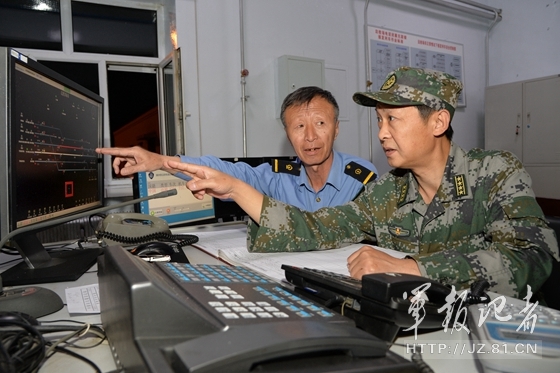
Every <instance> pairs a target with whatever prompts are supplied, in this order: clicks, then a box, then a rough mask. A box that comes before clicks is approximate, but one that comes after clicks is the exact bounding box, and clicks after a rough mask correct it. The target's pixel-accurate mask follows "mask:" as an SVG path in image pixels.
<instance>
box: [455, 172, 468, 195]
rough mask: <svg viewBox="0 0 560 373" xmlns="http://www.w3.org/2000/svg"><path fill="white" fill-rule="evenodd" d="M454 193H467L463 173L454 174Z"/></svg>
mask: <svg viewBox="0 0 560 373" xmlns="http://www.w3.org/2000/svg"><path fill="white" fill-rule="evenodd" d="M455 194H457V197H464V196H466V195H468V194H469V193H468V192H467V182H466V179H465V175H457V176H455Z"/></svg>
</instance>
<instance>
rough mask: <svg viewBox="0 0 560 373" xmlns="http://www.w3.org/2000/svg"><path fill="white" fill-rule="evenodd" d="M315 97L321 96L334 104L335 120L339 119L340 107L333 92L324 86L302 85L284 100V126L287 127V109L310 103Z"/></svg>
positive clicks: (281, 114) (281, 113) (282, 119)
mask: <svg viewBox="0 0 560 373" xmlns="http://www.w3.org/2000/svg"><path fill="white" fill-rule="evenodd" d="M315 97H321V98H323V99H325V100H327V102H328V103H329V104H331V105H332V106H333V108H334V120H335V122H336V121H337V120H338V114H339V109H338V104H337V102H336V100H335V98H334V96H333V95H332V93H330V92H329V91H327V90H325V89H323V88H319V87H315V86H309V87H301V88H298V89H296V90H295V91H293V92H292V93H290V94H289V95H287V96H286V98H285V99H284V102H283V103H282V108H281V109H280V120H281V121H282V124H283V125H284V127H286V116H285V113H286V109H288V108H289V107H291V106H300V105H305V104H309V103H310V102H311V100H313V99H314V98H315Z"/></svg>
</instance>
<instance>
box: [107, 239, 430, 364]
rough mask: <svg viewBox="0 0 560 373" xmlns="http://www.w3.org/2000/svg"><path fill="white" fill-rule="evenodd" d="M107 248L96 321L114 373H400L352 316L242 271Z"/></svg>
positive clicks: (397, 360)
mask: <svg viewBox="0 0 560 373" xmlns="http://www.w3.org/2000/svg"><path fill="white" fill-rule="evenodd" d="M119 249H120V248H118V247H108V248H107V249H106V250H105V254H104V255H103V256H102V257H101V258H100V260H99V267H98V268H99V294H100V305H101V321H102V322H103V327H104V329H105V332H106V334H107V339H108V341H109V344H110V345H111V350H112V352H113V356H114V357H115V363H116V364H117V367H118V370H119V371H126V372H129V371H134V372H146V373H155V372H157V373H173V372H174V373H179V372H181V373H184V372H193V373H194V372H197V373H204V372H226V371H227V372H280V371H281V372H287V371H298V372H331V373H334V372H355V373H358V372H402V373H416V372H419V371H420V370H419V369H418V367H417V366H416V364H415V363H413V362H411V361H408V360H407V359H405V358H404V357H401V356H399V355H397V354H396V353H395V352H393V351H390V350H388V346H387V343H385V342H384V341H382V340H380V339H379V338H377V337H375V336H373V335H371V334H370V333H367V332H365V331H363V330H360V329H358V328H356V327H355V324H354V322H353V321H352V320H350V319H349V318H346V317H343V316H341V315H339V314H337V313H336V312H334V311H332V310H329V309H327V308H326V307H323V306H321V305H319V304H317V303H315V302H313V301H311V300H309V299H306V298H304V297H302V296H299V295H297V294H296V293H294V292H293V291H292V290H291V289H289V288H287V287H285V286H284V285H282V284H280V283H277V282H275V281H274V280H271V279H269V278H268V277H266V276H265V275H263V274H260V273H258V272H255V271H253V270H250V269H248V268H245V267H242V266H229V265H225V264H224V265H219V264H218V265H216V264H185V263H183V264H180V263H173V262H170V263H161V262H157V263H148V262H145V261H142V260H137V259H136V258H134V257H133V256H132V255H127V254H126V253H125V252H124V250H119Z"/></svg>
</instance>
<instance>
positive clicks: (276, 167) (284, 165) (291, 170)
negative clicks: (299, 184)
mask: <svg viewBox="0 0 560 373" xmlns="http://www.w3.org/2000/svg"><path fill="white" fill-rule="evenodd" d="M272 171H273V172H276V173H284V174H290V175H296V176H297V175H299V173H300V171H301V165H300V164H299V163H294V162H290V161H283V160H281V159H273V160H272Z"/></svg>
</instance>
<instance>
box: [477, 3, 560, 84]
mask: <svg viewBox="0 0 560 373" xmlns="http://www.w3.org/2000/svg"><path fill="white" fill-rule="evenodd" d="M481 2H484V3H486V4H487V5H490V6H492V7H495V8H499V9H502V10H503V11H502V14H503V20H502V21H501V22H500V23H498V24H497V25H496V27H494V29H493V30H492V32H491V33H490V63H489V66H490V80H489V85H496V84H503V83H511V82H516V81H520V80H527V79H533V78H539V77H544V76H549V75H555V74H559V73H560V42H559V40H560V1H558V0H530V1H528V0H486V1H481Z"/></svg>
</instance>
